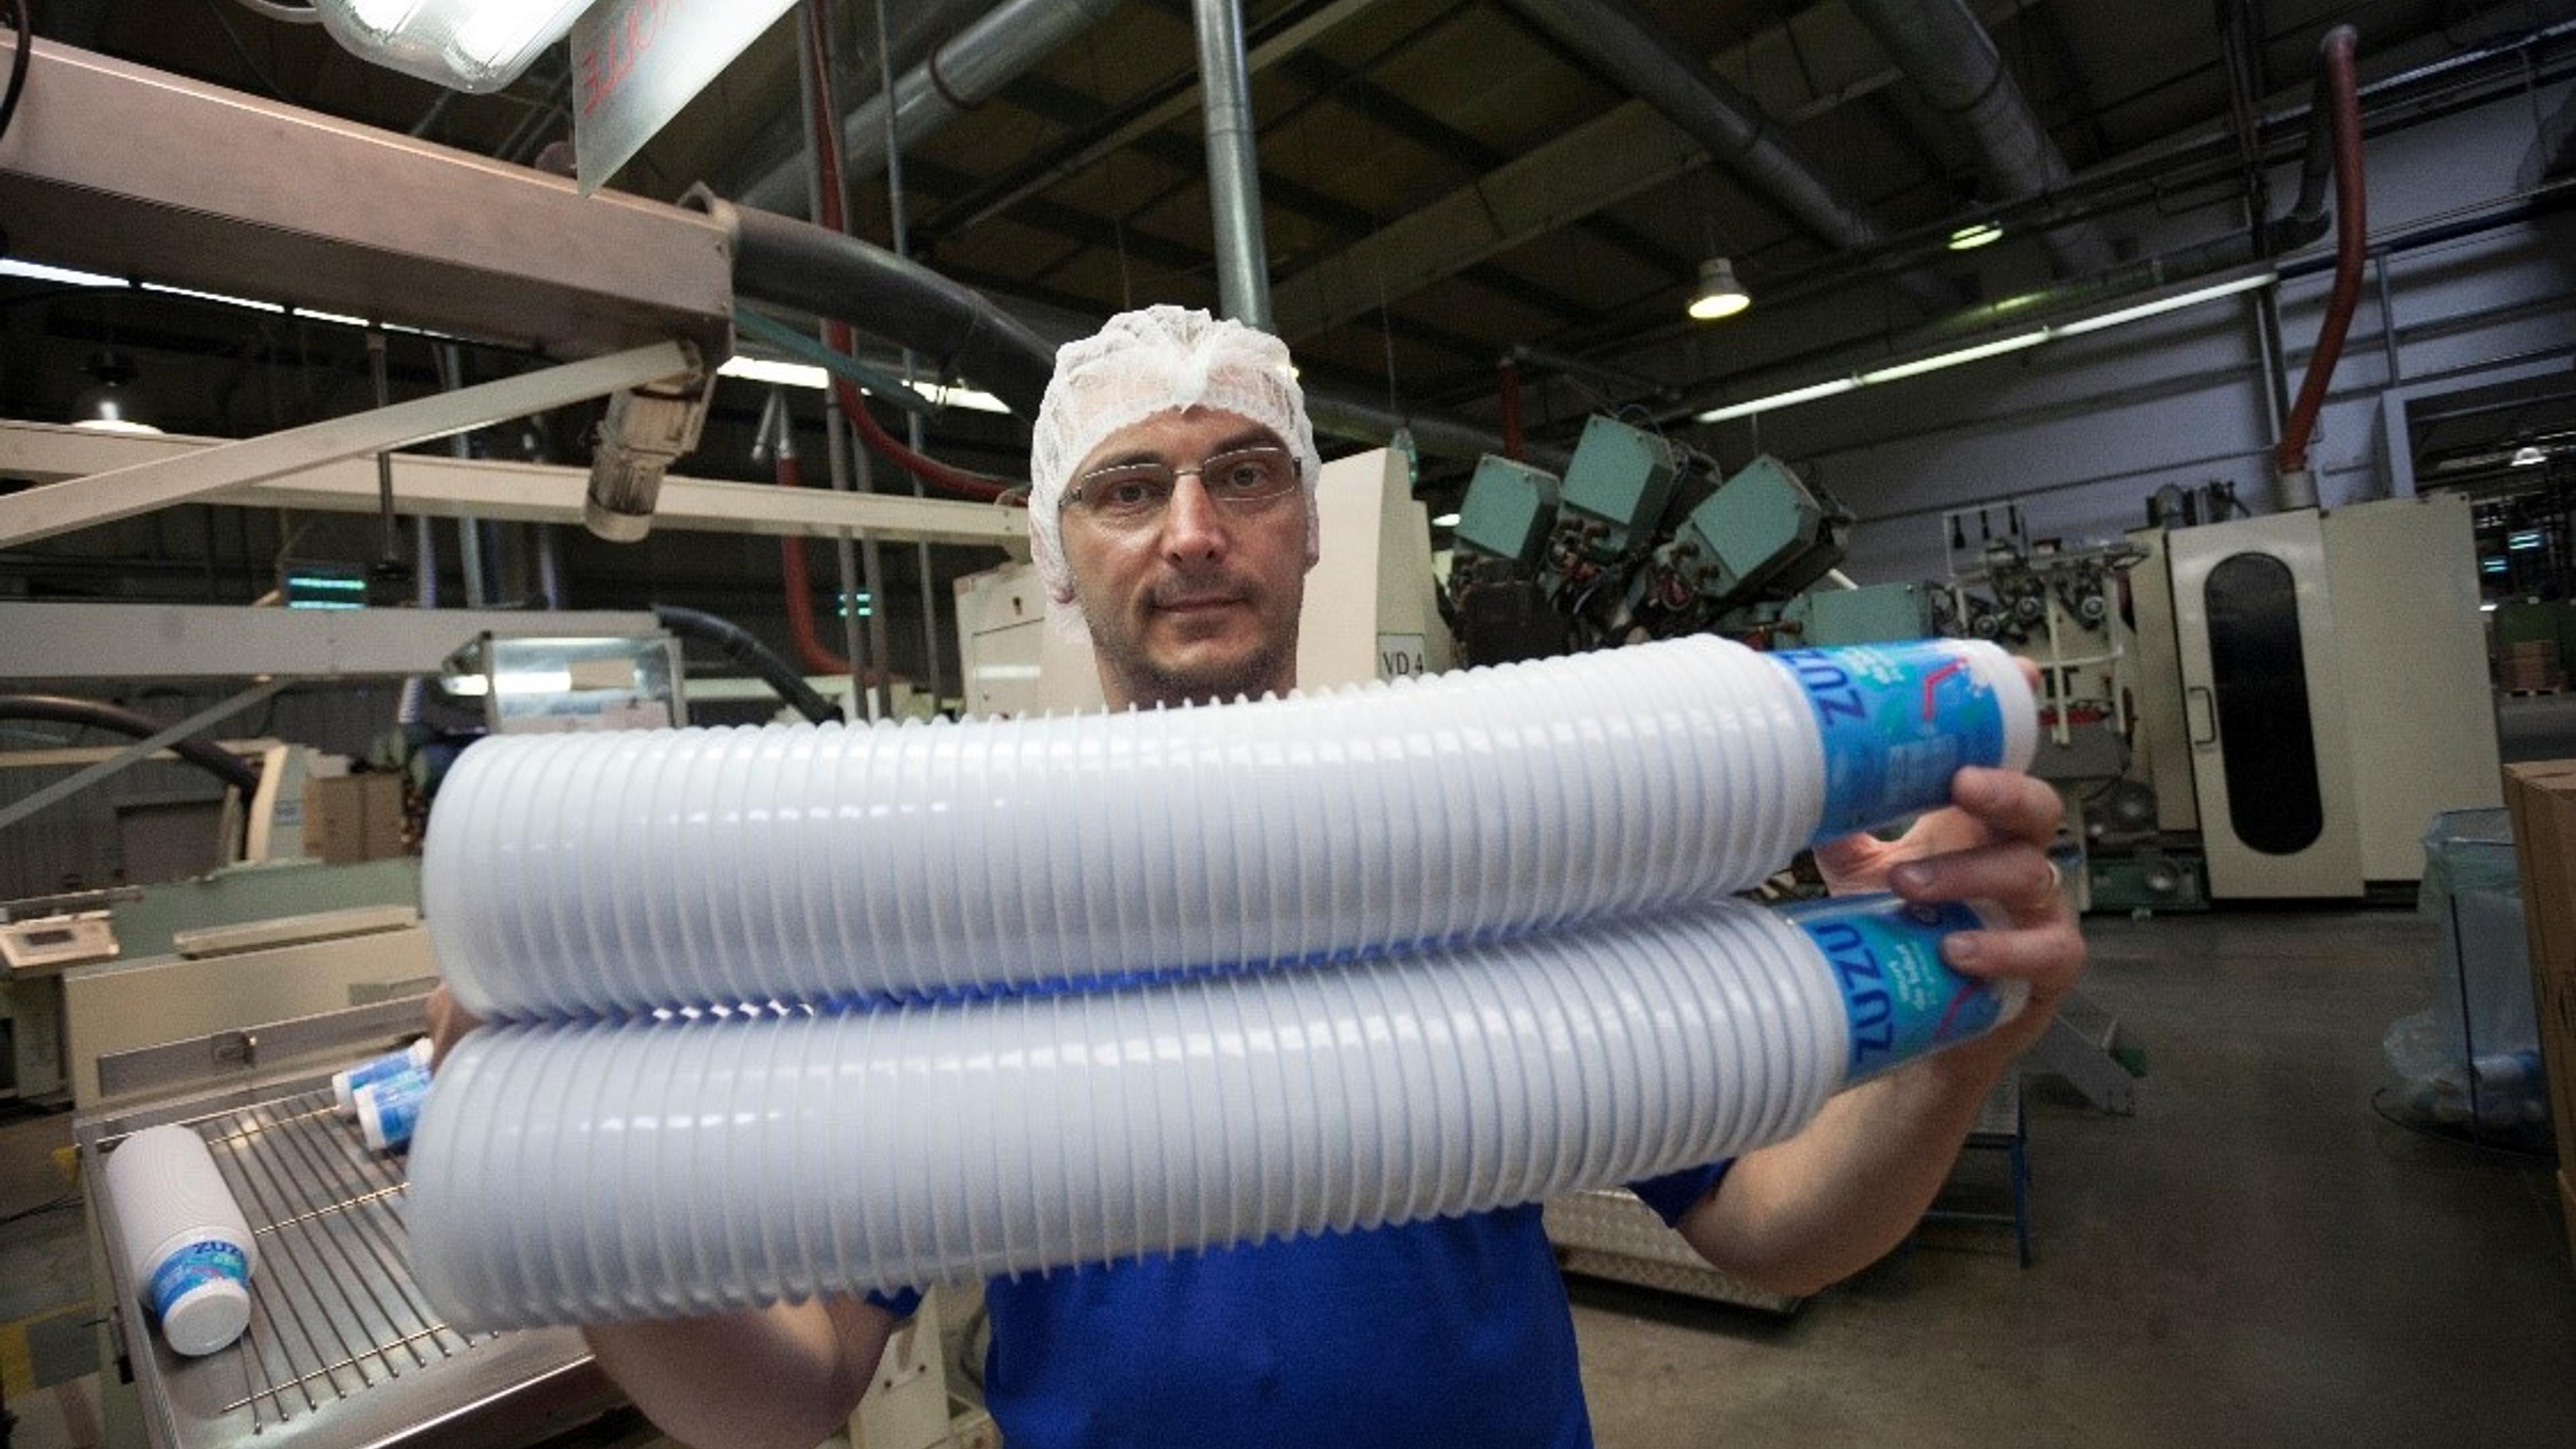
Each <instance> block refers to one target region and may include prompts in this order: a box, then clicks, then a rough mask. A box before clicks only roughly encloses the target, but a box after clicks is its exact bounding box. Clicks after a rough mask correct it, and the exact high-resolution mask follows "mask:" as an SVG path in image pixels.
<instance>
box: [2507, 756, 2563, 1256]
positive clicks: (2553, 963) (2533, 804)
mask: <svg viewBox="0 0 2576 1449" xmlns="http://www.w3.org/2000/svg"><path fill="white" fill-rule="evenodd" d="M2504 797H2505V806H2506V808H2507V809H2509V810H2511V811H2512V812H2513V842H2514V845H2513V849H2514V858H2515V862H2516V864H2517V865H2518V866H2519V867H2520V870H2521V874H2522V912H2523V920H2524V923H2525V928H2526V929H2527V930H2528V931H2529V932H2530V935H2531V992H2532V999H2533V1003H2534V1005H2535V1006H2536V1007H2537V1008H2538V1017H2539V1023H2540V1058H2541V1062H2542V1065H2543V1066H2544V1067H2545V1068H2546V1069H2547V1071H2548V1073H2549V1116H2550V1120H2551V1121H2552V1122H2553V1123H2554V1124H2556V1127H2557V1131H2558V1160H2559V1162H2560V1163H2562V1164H2567V1165H2570V1166H2576V760H2548V761H2539V762H2535V763H2531V764H2524V765H2507V766H2505V771H2504ZM2566 1187H2567V1180H2566V1178H2565V1177H2564V1176H2561V1178H2560V1179H2559V1191H2560V1193H2561V1194H2562V1196H2563V1195H2564V1194H2565V1192H2566ZM2569 1222H2570V1226H2569V1229H2568V1233H2569V1244H2568V1246H2569V1250H2570V1252H2576V1210H2572V1211H2571V1212H2570V1215H2569Z"/></svg>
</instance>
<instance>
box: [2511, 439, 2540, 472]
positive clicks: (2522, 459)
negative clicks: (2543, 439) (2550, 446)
mask: <svg viewBox="0 0 2576 1449" xmlns="http://www.w3.org/2000/svg"><path fill="white" fill-rule="evenodd" d="M2548 461H2549V452H2548V450H2547V449H2545V448H2542V447H2539V446H2538V445H2536V444H2532V443H2525V444H2523V445H2522V446H2521V447H2519V448H2516V449H2514V450H2513V466H2514V467H2516V468H2537V467H2539V466H2540V465H2541V464H2543V463H2546V462H2548Z"/></svg>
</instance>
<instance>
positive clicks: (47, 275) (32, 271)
mask: <svg viewBox="0 0 2576 1449" xmlns="http://www.w3.org/2000/svg"><path fill="white" fill-rule="evenodd" d="M0 277H24V278H26V279H27V280H28V281H31V282H56V283H60V284H61V285H63V286H66V287H122V286H124V285H125V279H124V278H123V277H110V276H105V275H102V274H100V273H98V272H76V271H73V270H72V269H71V268H69V267H49V266H46V265H45V264H44V263H43V262H22V261H18V260H16V259H15V258H11V257H0Z"/></svg>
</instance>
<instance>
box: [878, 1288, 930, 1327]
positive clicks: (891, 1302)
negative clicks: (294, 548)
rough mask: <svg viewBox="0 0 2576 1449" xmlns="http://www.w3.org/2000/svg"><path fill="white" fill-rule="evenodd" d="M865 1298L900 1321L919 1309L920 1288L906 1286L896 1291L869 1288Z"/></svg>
mask: <svg viewBox="0 0 2576 1449" xmlns="http://www.w3.org/2000/svg"><path fill="white" fill-rule="evenodd" d="M867 1300H868V1301H869V1302H870V1303H873V1304H875V1305H876V1306H878V1307H879V1308H882V1309H884V1310H885V1311H886V1312H888V1313H891V1314H893V1315H894V1316H895V1319H896V1321H898V1322H900V1321H902V1320H903V1319H906V1318H910V1317H911V1316H912V1315H913V1314H915V1313H917V1312H919V1311H920V1309H921V1290H920V1289H918V1288H906V1289H903V1290H902V1291H901V1292H897V1293H879V1292H877V1291H875V1290H874V1289H871V1290H869V1292H868V1294H867Z"/></svg>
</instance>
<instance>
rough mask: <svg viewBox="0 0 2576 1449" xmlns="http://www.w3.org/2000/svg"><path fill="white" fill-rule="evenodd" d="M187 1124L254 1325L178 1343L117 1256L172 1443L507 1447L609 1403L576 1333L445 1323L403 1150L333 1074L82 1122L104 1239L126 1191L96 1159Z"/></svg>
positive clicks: (134, 1357) (131, 1340)
mask: <svg viewBox="0 0 2576 1449" xmlns="http://www.w3.org/2000/svg"><path fill="white" fill-rule="evenodd" d="M165 1122H179V1123H184V1124H186V1125H188V1126H190V1127H193V1128H194V1129H196V1131H197V1132H198V1133H199V1135H201V1136H203V1137H204V1138H205V1139H206V1144H207V1147H208V1148H209V1150H210V1151H211V1152H212V1154H213V1156H214V1159H215V1164H216V1166H217V1167H218V1168H220V1169H221V1170H222V1172H223V1175H224V1181H225V1182H226V1184H227V1185H229V1186H230V1187H231V1188H232V1192H233V1196H234V1198H235V1199H236V1200H237V1201H239V1203H240V1204H241V1208H242V1213H243V1216H244V1217H246V1218H247V1219H248V1220H249V1222H250V1224H251V1230H252V1233H253V1235H254V1236H255V1237H256V1238H257V1239H258V1240H259V1248H260V1266H259V1271H258V1273H257V1274H256V1275H255V1276H254V1277H253V1278H252V1280H251V1320H250V1328H249V1330H248V1331H247V1332H245V1333H244V1334H243V1335H242V1337H241V1339H240V1340H239V1341H238V1342H236V1343H235V1344H233V1346H232V1347H230V1348H227V1349H223V1350H221V1351H219V1352H216V1353H213V1354H209V1355H207V1356H206V1357H204V1358H197V1359H190V1358H182V1357H179V1356H178V1355H175V1354H173V1353H171V1352H170V1350H169V1348H168V1346H167V1345H166V1344H164V1343H163V1342H162V1341H161V1338H160V1335H159V1332H158V1330H157V1329H156V1328H155V1327H153V1326H152V1325H151V1324H150V1323H149V1322H148V1320H147V1319H146V1318H145V1316H144V1314H143V1312H142V1310H141V1308H140V1306H139V1305H137V1304H136V1302H135V1295H134V1285H133V1284H132V1283H131V1282H130V1281H128V1277H127V1273H126V1269H125V1265H124V1264H123V1262H122V1261H121V1255H119V1254H117V1253H115V1252H113V1251H110V1252H109V1253H108V1254H107V1258H108V1261H109V1264H110V1273H111V1276H112V1277H113V1279H114V1280H115V1290H116V1303H117V1313H118V1321H119V1324H120V1326H121V1328H122V1330H123V1340H124V1344H125V1348H126V1350H127V1354H128V1356H129V1357H130V1359H131V1361H132V1363H133V1368H134V1376H135V1380H136V1383H137V1385H138V1386H139V1388H140V1390H141V1392H142V1396H143V1401H144V1418H145V1421H146V1424H147V1426H148V1428H149V1430H150V1433H151V1436H152V1440H153V1442H154V1443H155V1444H156V1445H158V1446H161V1449H198V1446H211V1445H219V1444H222V1445H229V1444H235V1443H242V1442H249V1441H251V1440H253V1439H256V1441H257V1442H258V1443H260V1444H262V1445H294V1446H298V1449H302V1446H308V1445H309V1446H314V1449H338V1446H357V1445H380V1444H387V1445H389V1444H401V1443H406V1442H410V1443H432V1442H434V1443H438V1444H442V1445H444V1444H457V1443H496V1444H497V1443H509V1442H513V1441H514V1440H516V1439H519V1438H523V1437H526V1436H528V1435H531V1434H535V1433H541V1432H545V1431H547V1430H549V1429H551V1428H555V1427H561V1426H562V1425H564V1424H566V1423H569V1422H572V1421H574V1420H576V1419H578V1418H582V1417H587V1416H589V1415H591V1414H595V1413H597V1412H598V1411H599V1410H600V1409H602V1408H605V1407H607V1406H608V1405H611V1404H613V1403H615V1402H616V1401H617V1400H616V1396H615V1393H614V1391H613V1390H612V1389H610V1388H609V1387H608V1386H607V1381H606V1379H605V1378H604V1376H602V1375H601V1374H599V1372H598V1371H597V1370H596V1369H595V1368H593V1367H592V1366H591V1364H590V1359H589V1355H588V1352H587V1350H586V1348H585V1347H584V1345H583V1344H582V1342H581V1339H580V1336H579V1335H578V1334H575V1333H573V1332H571V1331H569V1330H561V1329H558V1330H547V1331H543V1332H533V1333H510V1334H499V1335H493V1334H485V1335H482V1336H479V1337H477V1336H469V1335H466V1334H461V1333H458V1332H456V1331H455V1330H453V1329H450V1328H448V1327H447V1326H446V1325H445V1324H444V1323H442V1322H440V1321H439V1319H438V1317H437V1315H436V1314H435V1313H433V1312H432V1311H431V1310H430V1308H429V1305H428V1303H427V1301H426V1300H425V1299H424V1298H423V1297H422V1295H421V1292H420V1288H419V1286H418V1285H417V1284H416V1283H415V1282H414V1281H413V1279H412V1274H411V1266H410V1257H409V1253H410V1240H409V1236H408V1234H407V1233H406V1232H405V1230H404V1227H403V1221H402V1207H403V1192H404V1189H403V1182H402V1178H401V1173H400V1163H399V1160H398V1159H395V1158H391V1157H387V1156H385V1155H383V1154H380V1153H376V1152H372V1151H369V1150H368V1149H367V1147H366V1146H365V1144H364V1143H363V1142H362V1141H361V1140H360V1139H359V1136H358V1129H357V1124H356V1123H354V1122H351V1121H347V1120H345V1119H343V1118H341V1117H340V1116H339V1115H338V1114H337V1113H336V1112H335V1111H334V1110H333V1106H332V1099H331V1092H330V1088H329V1081H328V1078H327V1077H309V1076H308V1077H304V1078H299V1079H292V1080H288V1081H284V1082H277V1083H271V1084H266V1085H263V1086H262V1087H260V1088H258V1089H256V1090H253V1091H247V1092H246V1091H240V1090H234V1091H228V1092H224V1093H220V1094H216V1095H212V1096H205V1097H198V1098H194V1099H190V1100H188V1101H185V1102H175V1103H164V1104H159V1105H156V1106H152V1107H146V1108H140V1109H132V1110H126V1111H121V1112H116V1113H112V1114H99V1115H97V1116H94V1117H89V1118H84V1119H82V1120H81V1121H80V1122H79V1123H77V1124H75V1136H76V1138H77V1139H78V1141H79V1143H80V1150H81V1163H82V1170H83V1173H84V1175H85V1177H86V1178H87V1181H88V1184H89V1190H90V1195H91V1196H90V1200H91V1202H92V1203H94V1204H95V1205H96V1211H97V1213H98V1215H99V1218H100V1227H101V1231H102V1234H103V1238H104V1241H106V1242H107V1243H110V1244H114V1243H115V1242H117V1241H118V1240H119V1239H118V1234H117V1230H116V1224H115V1216H114V1215H115V1211H116V1204H115V1203H114V1202H113V1201H111V1200H110V1199H109V1196H108V1194H107V1192H106V1175H105V1173H104V1172H103V1171H102V1170H101V1169H102V1168H103V1167H104V1165H105V1155H106V1154H107V1153H109V1152H111V1151H113V1150H114V1149H115V1146H116V1144H117V1143H118V1142H120V1141H122V1140H124V1138H125V1137H126V1136H128V1135H130V1134H131V1133H134V1132H137V1131H140V1130H142V1129H143V1128H145V1127H149V1126H156V1125H159V1124H161V1123H165Z"/></svg>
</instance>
